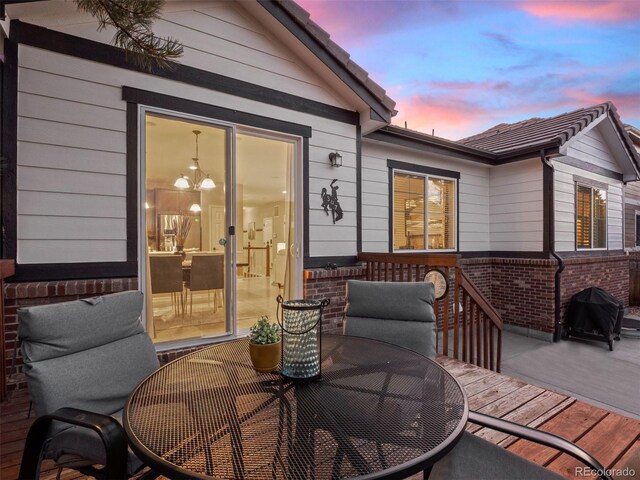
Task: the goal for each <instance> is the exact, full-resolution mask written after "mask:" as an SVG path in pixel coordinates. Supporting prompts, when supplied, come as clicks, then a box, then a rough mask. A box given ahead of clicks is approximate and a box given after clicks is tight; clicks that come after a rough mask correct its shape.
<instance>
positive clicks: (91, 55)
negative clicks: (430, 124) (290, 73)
mask: <svg viewBox="0 0 640 480" xmlns="http://www.w3.org/2000/svg"><path fill="white" fill-rule="evenodd" d="M11 39H12V40H13V41H14V42H16V43H21V44H23V45H29V46H31V47H36V48H41V49H43V50H48V51H51V52H56V53H61V54H63V55H69V56H72V57H76V58H82V59H84V60H90V61H94V62H98V63H103V64H105V65H111V66H114V67H118V68H123V69H126V70H131V71H136V72H140V73H145V74H149V75H154V76H157V77H162V78H166V79H168V80H173V81H176V82H182V83H186V84H189V85H193V86H196V87H202V88H206V89H208V90H213V91H217V92H222V93H227V94H229V95H234V96H236V97H242V98H246V99H249V100H254V101H257V102H261V103H266V104H268V105H274V106H277V107H282V108H286V109H288V110H295V111H297V112H301V113H308V114H310V115H315V116H318V117H322V118H327V119H330V120H335V121H337V122H342V123H347V124H349V125H357V124H358V122H359V114H358V112H356V111H350V110H345V109H343V108H339V107H335V106H333V105H327V104H325V103H322V102H317V101H315V100H309V99H307V98H303V97H299V96H297V95H291V94H289V93H284V92H281V91H279V90H274V89H272V88H267V87H262V86H260V85H256V84H253V83H249V82H245V81H242V80H238V79H235V78H231V77H226V76H224V75H219V74H217V73H213V72H209V71H206V70H201V69H199V68H195V67H190V66H187V65H182V64H180V63H175V62H171V68H166V69H161V68H155V67H154V68H151V69H150V70H147V69H145V68H144V67H141V66H139V65H137V64H135V63H134V62H132V61H131V60H130V59H129V58H127V54H126V52H125V51H124V50H122V49H120V48H117V47H114V46H112V45H107V44H104V43H100V42H95V41H93V40H88V39H86V38H81V37H76V36H73V35H69V34H67V33H62V32H57V31H55V30H51V29H48V28H43V27H40V26H37V25H32V24H30V23H25V22H21V21H20V20H12V21H11Z"/></svg>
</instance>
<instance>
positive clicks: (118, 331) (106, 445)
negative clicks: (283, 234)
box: [18, 291, 159, 479]
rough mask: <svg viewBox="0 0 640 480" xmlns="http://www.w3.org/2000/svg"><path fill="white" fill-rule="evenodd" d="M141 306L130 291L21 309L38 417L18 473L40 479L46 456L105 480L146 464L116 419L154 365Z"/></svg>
mask: <svg viewBox="0 0 640 480" xmlns="http://www.w3.org/2000/svg"><path fill="white" fill-rule="evenodd" d="M142 303H143V297H142V292H136V291H132V292H122V293H116V294H112V295H105V296H103V297H95V298H90V299H85V300H77V301H73V302H66V303H58V304H51V305H43V306H35V307H27V308H20V309H18V317H19V325H18V336H19V337H20V339H21V341H22V352H23V357H24V371H25V374H26V376H27V383H28V386H29V393H30V395H31V399H32V400H33V405H34V407H35V410H36V413H37V414H38V418H37V419H36V420H35V421H34V423H33V425H32V426H31V429H30V430H29V433H28V435H27V441H26V444H25V448H24V452H23V455H22V463H21V466H20V476H19V478H21V479H32V478H38V476H39V470H40V462H41V461H42V460H43V459H52V460H54V462H55V463H56V465H57V466H58V467H59V468H60V469H62V468H66V467H68V468H72V469H75V470H77V471H79V472H80V473H82V474H84V475H90V476H95V477H96V478H108V479H114V478H117V479H122V478H128V477H130V476H131V475H133V474H135V473H136V472H139V471H140V470H141V469H142V468H143V467H144V465H143V464H142V462H141V461H140V460H139V459H138V458H137V457H136V456H135V454H134V453H133V452H132V451H131V450H130V449H128V447H127V441H126V437H125V433H124V430H123V428H122V426H121V424H120V422H119V420H120V419H121V418H122V409H123V407H124V404H125V402H126V400H127V397H128V395H129V394H130V393H131V392H132V391H133V389H134V388H135V386H136V385H137V384H138V383H139V382H140V381H141V380H142V379H144V378H145V377H146V376H147V375H149V374H151V373H152V372H153V371H154V370H156V369H157V368H158V366H159V363H158V358H157V356H156V352H155V349H154V347H153V344H152V343H151V339H150V338H149V336H148V335H147V333H146V332H145V331H144V328H143V326H142V323H141V322H140V314H141V312H142ZM95 465H102V466H103V467H102V468H97V467H95ZM156 476H157V475H155V474H154V473H153V472H147V473H146V474H145V477H146V478H155V477H156Z"/></svg>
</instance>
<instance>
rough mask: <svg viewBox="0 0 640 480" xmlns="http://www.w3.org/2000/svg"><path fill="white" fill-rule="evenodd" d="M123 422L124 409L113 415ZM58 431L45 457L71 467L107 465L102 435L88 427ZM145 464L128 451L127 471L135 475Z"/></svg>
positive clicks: (51, 439) (52, 438) (48, 446)
mask: <svg viewBox="0 0 640 480" xmlns="http://www.w3.org/2000/svg"><path fill="white" fill-rule="evenodd" d="M111 416H112V417H114V418H115V419H116V420H118V422H120V423H121V424H122V411H119V412H116V413H114V414H113V415H111ZM56 430H57V431H58V433H56V434H55V435H53V436H52V437H51V438H50V439H49V444H48V445H47V447H46V448H47V449H46V452H45V455H44V457H45V458H50V459H53V460H55V462H56V463H57V464H58V465H59V466H65V467H69V468H79V467H86V466H89V465H96V464H100V465H105V464H106V461H107V454H106V451H105V449H104V444H103V443H102V439H101V438H100V436H99V435H98V434H97V433H96V432H94V431H93V430H90V429H88V428H83V427H77V426H74V427H70V428H63V429H60V428H59V427H58V428H57V429H56ZM143 466H144V464H143V463H142V462H141V461H140V459H138V457H136V455H135V454H134V453H133V452H132V451H131V449H129V450H128V452H127V473H128V474H129V475H133V474H134V473H136V472H137V471H138V470H140V469H141V468H142V467H143Z"/></svg>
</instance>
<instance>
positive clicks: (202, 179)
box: [173, 130, 216, 211]
mask: <svg viewBox="0 0 640 480" xmlns="http://www.w3.org/2000/svg"><path fill="white" fill-rule="evenodd" d="M201 133H202V132H201V131H200V130H193V134H194V135H195V136H196V156H195V157H194V158H192V160H193V165H189V170H192V174H191V177H190V176H189V175H182V174H180V176H179V177H178V178H177V179H176V181H175V182H174V184H173V186H174V187H176V188H179V189H181V190H185V189H187V188H193V189H194V190H211V189H212V188H216V184H215V183H214V181H213V180H212V179H211V178H210V177H209V174H208V173H205V172H204V171H203V170H202V169H201V168H200V163H199V159H198V135H200V134H201ZM192 211H193V209H192Z"/></svg>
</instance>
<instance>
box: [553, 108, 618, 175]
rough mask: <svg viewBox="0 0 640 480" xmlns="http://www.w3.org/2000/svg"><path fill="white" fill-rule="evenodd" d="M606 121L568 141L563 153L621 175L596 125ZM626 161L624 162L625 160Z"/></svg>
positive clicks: (594, 124)
mask: <svg viewBox="0 0 640 480" xmlns="http://www.w3.org/2000/svg"><path fill="white" fill-rule="evenodd" d="M603 121H607V120H605V119H604V118H602V120H600V121H598V122H597V123H593V124H591V125H590V126H589V127H588V128H586V129H585V130H583V131H582V132H580V133H578V134H577V135H576V136H575V137H573V138H572V139H571V140H569V141H568V142H567V144H566V146H565V147H564V148H563V152H564V153H565V154H566V155H567V156H569V157H573V158H577V159H578V160H582V161H584V162H588V163H591V164H593V165H597V166H598V167H601V168H606V169H607V170H611V171H613V172H618V173H621V172H622V169H621V168H620V165H619V164H618V162H617V161H616V159H615V157H614V155H613V152H612V151H611V148H610V147H609V145H607V141H606V140H605V138H604V136H603V135H602V132H601V131H600V128H601V127H599V126H598V124H600V123H601V122H603ZM625 161H626V160H625Z"/></svg>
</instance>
